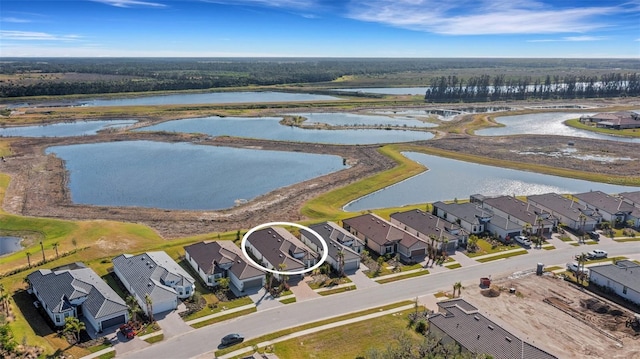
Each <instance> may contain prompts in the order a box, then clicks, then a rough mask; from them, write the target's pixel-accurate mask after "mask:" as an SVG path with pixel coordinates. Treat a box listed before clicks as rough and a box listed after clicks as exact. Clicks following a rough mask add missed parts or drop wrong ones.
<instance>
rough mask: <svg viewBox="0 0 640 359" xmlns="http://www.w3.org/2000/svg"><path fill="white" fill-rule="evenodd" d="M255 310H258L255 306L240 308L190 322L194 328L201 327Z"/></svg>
mask: <svg viewBox="0 0 640 359" xmlns="http://www.w3.org/2000/svg"><path fill="white" fill-rule="evenodd" d="M257 311H258V309H257V308H256V307H253V308H248V309H244V310H241V311H238V312H233V313H229V314H227V315H221V316H219V317H215V318H211V319H209V320H205V321H203V322H198V323H195V324H192V325H191V326H192V327H194V328H196V329H197V328H202V327H206V326H207V325H211V324H214V323H219V322H223V321H225V320H227V319H231V318H236V317H240V316H243V315H246V314H250V313H253V312H257Z"/></svg>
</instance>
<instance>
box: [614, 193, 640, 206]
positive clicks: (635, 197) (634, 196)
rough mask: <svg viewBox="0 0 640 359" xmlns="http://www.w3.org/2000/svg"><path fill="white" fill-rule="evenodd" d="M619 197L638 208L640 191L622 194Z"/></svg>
mask: <svg viewBox="0 0 640 359" xmlns="http://www.w3.org/2000/svg"><path fill="white" fill-rule="evenodd" d="M619 196H620V197H622V198H624V199H626V200H627V201H628V202H630V203H632V204H634V205H635V206H636V207H640V191H635V192H622V193H620V194H619Z"/></svg>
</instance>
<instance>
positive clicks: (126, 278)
mask: <svg viewBox="0 0 640 359" xmlns="http://www.w3.org/2000/svg"><path fill="white" fill-rule="evenodd" d="M111 262H112V263H113V271H114V273H115V274H116V276H118V278H119V279H120V281H121V282H122V284H124V287H125V288H126V289H127V290H128V291H129V293H131V295H132V296H133V297H134V298H135V299H136V301H137V302H138V304H139V305H140V308H141V309H142V310H143V311H144V312H145V313H146V314H147V315H149V313H148V308H147V302H146V297H147V295H148V296H149V297H150V298H151V301H152V308H153V309H152V312H153V314H157V313H162V312H165V311H169V310H173V309H176V308H177V307H178V299H184V298H189V297H190V296H192V295H193V292H194V290H195V279H193V277H192V276H191V275H190V274H189V273H187V271H186V270H184V269H183V268H182V267H180V265H179V264H178V263H176V262H175V261H174V260H173V259H172V258H171V257H169V255H168V254H167V253H166V252H163V251H158V252H146V253H142V254H138V255H131V254H121V255H119V256H117V257H115V258H114V259H113V260H112V261H111Z"/></svg>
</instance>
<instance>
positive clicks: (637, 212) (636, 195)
mask: <svg viewBox="0 0 640 359" xmlns="http://www.w3.org/2000/svg"><path fill="white" fill-rule="evenodd" d="M618 196H620V198H622V199H623V200H624V201H625V202H627V203H630V204H631V205H633V211H632V212H631V214H629V216H628V218H627V221H629V220H631V221H633V222H634V225H633V226H634V227H636V228H638V227H640V191H635V192H622V193H619V194H618Z"/></svg>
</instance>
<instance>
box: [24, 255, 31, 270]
mask: <svg viewBox="0 0 640 359" xmlns="http://www.w3.org/2000/svg"><path fill="white" fill-rule="evenodd" d="M25 254H26V255H27V264H28V265H29V268H31V253H29V252H28V251H27V252H25Z"/></svg>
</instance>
